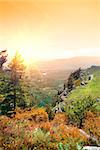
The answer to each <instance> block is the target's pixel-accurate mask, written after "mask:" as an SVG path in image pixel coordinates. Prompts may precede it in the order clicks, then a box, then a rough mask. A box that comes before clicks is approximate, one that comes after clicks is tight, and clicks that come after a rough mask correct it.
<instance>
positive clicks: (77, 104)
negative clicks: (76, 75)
mask: <svg viewBox="0 0 100 150" xmlns="http://www.w3.org/2000/svg"><path fill="white" fill-rule="evenodd" d="M95 102H96V100H94V99H91V97H88V98H84V99H82V100H75V101H73V102H72V103H70V104H68V105H67V106H66V107H65V111H66V114H68V116H69V120H70V123H72V124H74V125H77V126H78V127H82V124H83V122H84V117H85V112H87V111H88V110H92V109H93V105H94V104H95Z"/></svg>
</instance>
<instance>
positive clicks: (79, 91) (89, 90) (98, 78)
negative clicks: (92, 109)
mask: <svg viewBox="0 0 100 150" xmlns="http://www.w3.org/2000/svg"><path fill="white" fill-rule="evenodd" d="M93 75H94V78H93V80H92V81H89V82H88V84H87V85H85V86H80V87H77V88H76V89H74V90H73V91H72V92H71V93H70V94H69V95H68V98H67V100H68V101H70V100H73V99H74V100H77V99H80V98H81V99H83V98H84V97H88V96H91V97H92V98H100V90H99V89H100V71H99V70H98V71H95V72H93Z"/></svg>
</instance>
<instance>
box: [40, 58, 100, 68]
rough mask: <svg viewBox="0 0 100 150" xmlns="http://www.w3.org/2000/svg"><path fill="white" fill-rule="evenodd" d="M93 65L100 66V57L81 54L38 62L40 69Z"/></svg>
mask: <svg viewBox="0 0 100 150" xmlns="http://www.w3.org/2000/svg"><path fill="white" fill-rule="evenodd" d="M93 65H94V66H100V57H88V56H81V57H73V58H67V59H65V58H64V59H55V60H51V61H44V62H39V63H38V67H39V69H40V70H75V69H77V68H79V67H81V68H88V67H90V66H93Z"/></svg>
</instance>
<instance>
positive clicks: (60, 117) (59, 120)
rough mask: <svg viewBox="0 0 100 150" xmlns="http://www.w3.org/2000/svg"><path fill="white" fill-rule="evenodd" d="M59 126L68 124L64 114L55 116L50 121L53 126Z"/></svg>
mask: <svg viewBox="0 0 100 150" xmlns="http://www.w3.org/2000/svg"><path fill="white" fill-rule="evenodd" d="M61 124H63V125H65V124H68V117H67V116H66V115H65V114H64V113H58V114H56V115H55V117H54V119H53V121H52V125H53V126H58V125H61Z"/></svg>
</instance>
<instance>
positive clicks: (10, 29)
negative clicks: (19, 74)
mask: <svg viewBox="0 0 100 150" xmlns="http://www.w3.org/2000/svg"><path fill="white" fill-rule="evenodd" d="M0 48H1V49H3V48H7V49H8V50H9V53H10V55H12V53H13V52H15V50H16V49H21V51H22V52H23V53H24V56H25V57H27V58H28V59H29V58H30V57H31V58H34V57H38V58H63V57H73V56H80V55H82V56H84V55H87V56H100V0H28V1H27V0H23V1H21V0H19V1H18V0H12V1H11V0H0Z"/></svg>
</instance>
